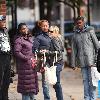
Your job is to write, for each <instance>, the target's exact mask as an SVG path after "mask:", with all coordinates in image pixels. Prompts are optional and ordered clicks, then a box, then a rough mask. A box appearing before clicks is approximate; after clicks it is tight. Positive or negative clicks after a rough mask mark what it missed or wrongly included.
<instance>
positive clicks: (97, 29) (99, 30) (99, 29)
mask: <svg viewBox="0 0 100 100" xmlns="http://www.w3.org/2000/svg"><path fill="white" fill-rule="evenodd" d="M91 26H93V27H94V29H95V33H96V36H97V38H98V40H99V41H100V22H92V23H91Z"/></svg>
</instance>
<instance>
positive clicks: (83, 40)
mask: <svg viewBox="0 0 100 100" xmlns="http://www.w3.org/2000/svg"><path fill="white" fill-rule="evenodd" d="M99 47H100V46H99V42H98V40H97V37H96V35H95V31H94V28H93V27H90V26H85V27H84V28H83V30H82V31H80V30H77V29H75V32H74V35H73V37H72V55H71V56H72V57H71V59H72V65H71V66H72V67H75V66H76V62H78V63H79V65H80V66H81V67H86V66H91V65H94V64H95V59H96V52H97V51H98V49H99Z"/></svg>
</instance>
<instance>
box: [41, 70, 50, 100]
mask: <svg viewBox="0 0 100 100" xmlns="http://www.w3.org/2000/svg"><path fill="white" fill-rule="evenodd" d="M42 88H43V94H44V100H50V95H49V85H48V83H47V82H46V81H45V72H43V73H42Z"/></svg>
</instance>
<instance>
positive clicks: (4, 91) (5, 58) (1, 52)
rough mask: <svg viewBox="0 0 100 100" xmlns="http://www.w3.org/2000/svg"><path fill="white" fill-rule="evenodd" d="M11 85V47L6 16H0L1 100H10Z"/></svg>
mask: <svg viewBox="0 0 100 100" xmlns="http://www.w3.org/2000/svg"><path fill="white" fill-rule="evenodd" d="M9 84H10V45H9V40H8V33H7V29H6V16H3V15H0V100H8V88H9Z"/></svg>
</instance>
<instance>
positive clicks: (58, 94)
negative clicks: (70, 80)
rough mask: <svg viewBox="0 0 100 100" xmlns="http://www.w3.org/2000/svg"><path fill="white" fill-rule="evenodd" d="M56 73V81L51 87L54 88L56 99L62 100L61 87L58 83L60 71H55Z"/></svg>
mask: <svg viewBox="0 0 100 100" xmlns="http://www.w3.org/2000/svg"><path fill="white" fill-rule="evenodd" d="M56 75H57V83H56V84H55V85H54V86H53V88H54V89H55V92H56V97H57V100H63V93H62V87H61V84H60V71H57V72H56Z"/></svg>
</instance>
